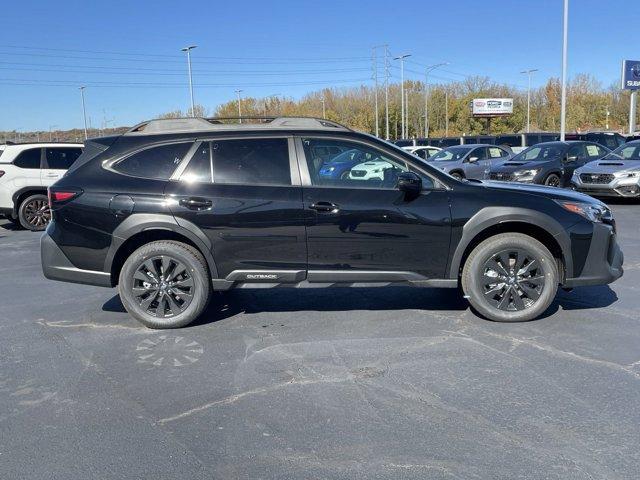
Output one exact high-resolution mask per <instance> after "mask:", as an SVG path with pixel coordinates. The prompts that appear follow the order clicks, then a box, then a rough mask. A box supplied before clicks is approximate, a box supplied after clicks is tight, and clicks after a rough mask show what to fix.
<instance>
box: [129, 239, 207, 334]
mask: <svg viewBox="0 0 640 480" xmlns="http://www.w3.org/2000/svg"><path fill="white" fill-rule="evenodd" d="M165 269H166V270H165ZM167 270H168V271H169V274H168V279H169V280H170V281H167V280H166V279H163V278H162V276H163V275H164V273H165V271H167ZM148 273H151V275H149V274H148ZM118 293H119V294H120V300H121V301H122V304H123V305H124V308H125V309H126V310H127V312H129V314H130V315H131V316H132V317H133V318H135V319H136V320H138V321H139V322H140V323H142V324H143V325H145V326H147V327H149V328H180V327H184V326H186V325H189V324H190V323H191V322H193V321H194V320H195V319H197V318H198V317H199V316H200V315H201V314H202V312H203V311H204V310H205V308H206V307H207V305H208V303H209V300H210V298H211V279H210V275H209V269H208V268H207V263H206V261H205V259H204V257H203V256H202V254H201V253H200V252H199V251H198V250H197V249H195V248H194V247H192V246H191V245H187V244H185V243H181V242H175V241H170V240H161V241H156V242H151V243H148V244H146V245H143V246H142V247H140V248H138V249H137V250H136V251H135V252H133V253H132V254H131V255H130V256H129V258H127V260H126V261H125V262H124V265H123V266H122V270H121V271H120V278H119V283H118Z"/></svg>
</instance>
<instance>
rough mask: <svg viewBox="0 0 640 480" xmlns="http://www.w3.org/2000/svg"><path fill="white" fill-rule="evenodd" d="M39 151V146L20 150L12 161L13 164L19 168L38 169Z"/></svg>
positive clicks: (40, 150)
mask: <svg viewBox="0 0 640 480" xmlns="http://www.w3.org/2000/svg"><path fill="white" fill-rule="evenodd" d="M41 152H42V149H41V148H30V149H29V150H25V151H23V152H20V153H19V154H18V156H17V157H16V159H15V160H14V161H13V164H14V165H15V166H16V167H20V168H30V169H39V168H40V157H41V155H42V153H41Z"/></svg>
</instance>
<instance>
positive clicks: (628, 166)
mask: <svg viewBox="0 0 640 480" xmlns="http://www.w3.org/2000/svg"><path fill="white" fill-rule="evenodd" d="M626 171H628V172H638V171H640V160H623V159H622V158H621V159H616V158H610V159H607V160H596V161H594V162H589V163H587V164H586V165H583V166H582V167H580V168H578V169H576V172H578V173H618V172H626Z"/></svg>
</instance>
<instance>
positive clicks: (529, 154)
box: [511, 145, 564, 162]
mask: <svg viewBox="0 0 640 480" xmlns="http://www.w3.org/2000/svg"><path fill="white" fill-rule="evenodd" d="M563 150H564V148H563V146H562V145H534V146H533V147H529V148H527V149H526V150H523V151H522V152H520V153H519V154H517V155H516V156H515V157H513V158H512V159H511V161H514V162H517V161H525V160H527V161H531V160H551V159H552V158H558V157H561V156H562V152H563Z"/></svg>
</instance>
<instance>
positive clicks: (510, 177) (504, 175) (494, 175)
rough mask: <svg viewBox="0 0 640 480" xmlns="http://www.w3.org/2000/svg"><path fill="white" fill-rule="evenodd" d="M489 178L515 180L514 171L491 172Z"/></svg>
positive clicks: (503, 180)
mask: <svg viewBox="0 0 640 480" xmlns="http://www.w3.org/2000/svg"><path fill="white" fill-rule="evenodd" d="M489 180H498V181H501V182H510V181H512V180H513V174H512V173H501V172H500V173H493V172H492V173H490V174H489Z"/></svg>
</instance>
